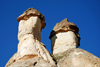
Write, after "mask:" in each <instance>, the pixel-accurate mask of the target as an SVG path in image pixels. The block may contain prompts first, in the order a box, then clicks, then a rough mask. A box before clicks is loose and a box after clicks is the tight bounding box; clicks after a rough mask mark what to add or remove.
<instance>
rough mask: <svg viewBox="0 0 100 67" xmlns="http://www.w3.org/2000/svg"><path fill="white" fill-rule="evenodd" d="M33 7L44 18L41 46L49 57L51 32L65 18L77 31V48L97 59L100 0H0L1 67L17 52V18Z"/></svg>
mask: <svg viewBox="0 0 100 67" xmlns="http://www.w3.org/2000/svg"><path fill="white" fill-rule="evenodd" d="M30 7H33V8H35V9H37V10H38V11H40V12H41V13H42V14H43V15H44V16H45V22H46V27H45V28H44V29H43V30H42V32H41V42H42V43H44V44H45V45H46V48H47V50H48V51H49V52H50V53H51V42H50V39H49V35H50V32H51V31H52V29H53V27H54V26H55V24H56V23H57V22H61V21H62V20H63V19H65V18H68V20H69V21H70V22H73V23H75V24H76V25H77V26H78V27H79V34H80V37H81V41H80V47H79V48H81V49H84V50H86V51H88V52H90V53H92V54H94V55H96V56H97V57H99V58H100V0H0V67H4V66H5V64H6V63H7V61H8V60H9V59H10V58H11V57H12V56H13V55H14V53H16V52H17V46H18V43H19V42H18V39H17V34H18V24H19V23H18V22H17V21H16V19H17V17H18V16H19V15H21V14H22V13H23V12H24V11H25V10H27V9H28V8H30Z"/></svg>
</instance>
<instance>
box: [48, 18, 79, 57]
mask: <svg viewBox="0 0 100 67" xmlns="http://www.w3.org/2000/svg"><path fill="white" fill-rule="evenodd" d="M78 31H79V29H78V27H77V26H76V25H75V24H74V23H71V22H69V21H68V20H67V18H66V19H64V20H62V21H61V22H60V23H57V24H56V25H55V27H54V28H53V30H52V32H51V34H50V37H49V38H50V39H51V49H52V54H53V55H54V54H57V53H59V52H64V51H66V50H68V49H71V48H77V47H78V46H79V45H80V37H79V34H78Z"/></svg>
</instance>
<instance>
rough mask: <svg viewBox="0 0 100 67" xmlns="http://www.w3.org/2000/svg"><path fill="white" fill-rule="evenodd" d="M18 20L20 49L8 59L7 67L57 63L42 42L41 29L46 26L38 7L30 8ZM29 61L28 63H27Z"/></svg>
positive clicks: (42, 66) (39, 66)
mask: <svg viewBox="0 0 100 67" xmlns="http://www.w3.org/2000/svg"><path fill="white" fill-rule="evenodd" d="M17 21H18V22H19V32H18V40H19V44H18V51H17V53H16V54H14V55H13V57H12V58H11V59H10V60H9V61H8V63H7V64H6V67H19V66H22V67H25V66H28V67H30V66H32V65H33V66H35V65H36V64H37V66H38V67H44V66H45V65H47V64H51V66H52V64H55V63H54V61H53V59H52V57H51V56H50V53H49V52H48V51H47V49H46V48H45V45H44V44H42V43H41V42H40V41H41V30H42V29H43V28H44V27H45V18H44V16H43V15H42V14H41V13H40V12H39V11H37V10H36V9H34V8H29V9H28V10H26V11H25V12H24V13H23V14H22V15H20V16H19V17H18V18H17ZM36 58H37V59H36ZM39 60H40V61H41V62H40V61H39ZM27 62H28V64H25V63H27ZM29 62H30V63H29ZM43 62H45V64H44V65H42V63H43ZM38 64H40V65H38ZM18 65H19V66H18ZM33 66H32V67H33Z"/></svg>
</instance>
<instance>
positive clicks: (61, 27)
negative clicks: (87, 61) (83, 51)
mask: <svg viewBox="0 0 100 67" xmlns="http://www.w3.org/2000/svg"><path fill="white" fill-rule="evenodd" d="M68 31H73V32H74V33H75V34H76V36H77V37H78V38H79V43H80V36H79V34H78V32H79V28H78V27H77V26H76V25H75V24H74V23H71V22H69V21H68V19H67V18H65V19H64V20H62V21H61V22H60V23H57V24H56V25H55V27H54V28H53V30H52V31H51V33H50V36H49V38H50V39H51V38H52V37H53V36H54V35H55V34H58V33H60V32H68ZM79 45H80V44H79Z"/></svg>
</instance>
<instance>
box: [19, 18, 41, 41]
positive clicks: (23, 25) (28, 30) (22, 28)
mask: <svg viewBox="0 0 100 67" xmlns="http://www.w3.org/2000/svg"><path fill="white" fill-rule="evenodd" d="M40 32H41V20H40V19H39V18H38V17H30V18H29V19H28V20H21V21H20V22H19V33H18V40H19V41H20V40H21V39H25V38H26V37H29V36H33V37H34V39H37V40H39V41H40V40H41V33H40Z"/></svg>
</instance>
